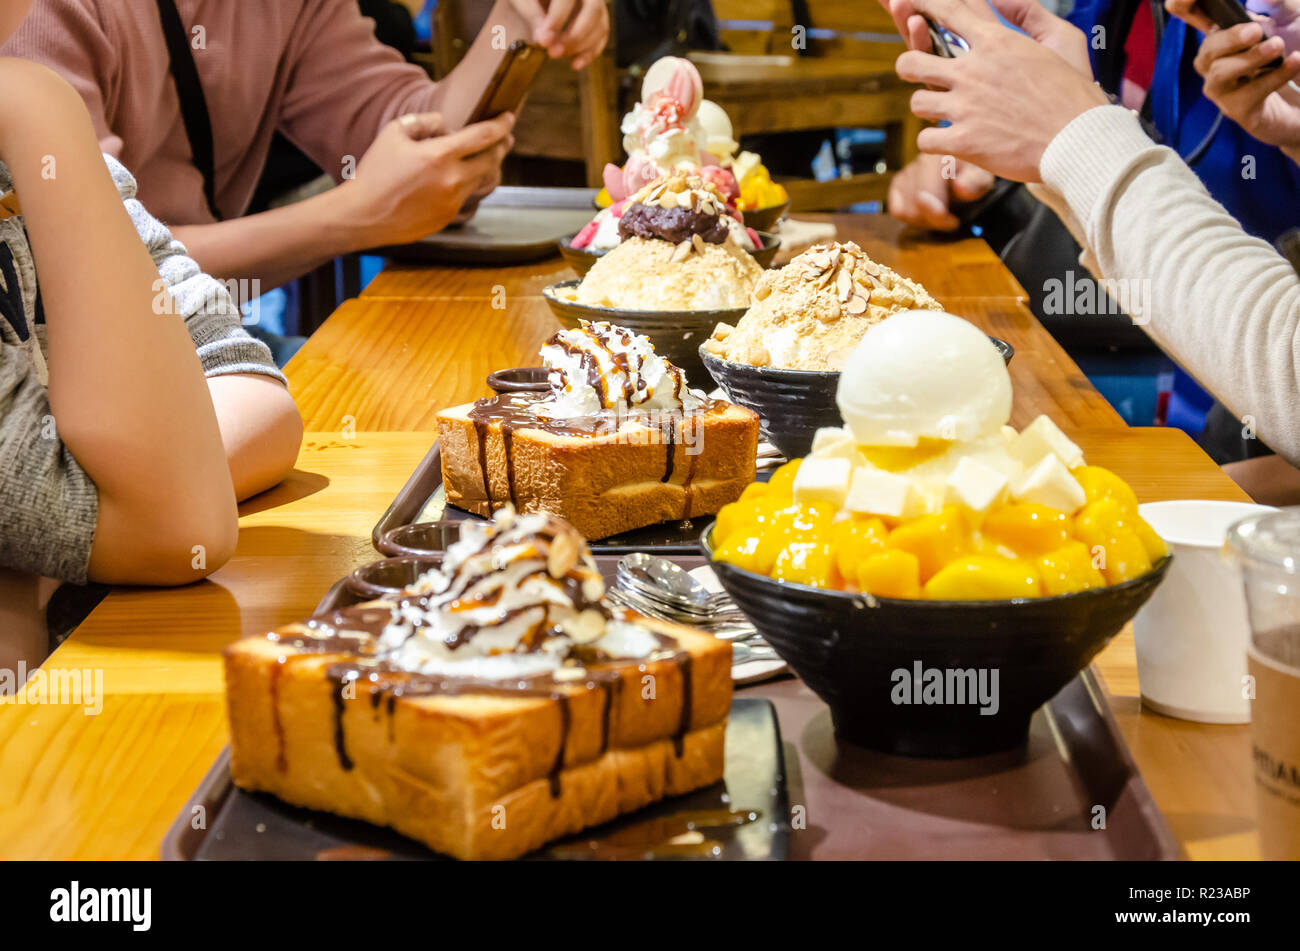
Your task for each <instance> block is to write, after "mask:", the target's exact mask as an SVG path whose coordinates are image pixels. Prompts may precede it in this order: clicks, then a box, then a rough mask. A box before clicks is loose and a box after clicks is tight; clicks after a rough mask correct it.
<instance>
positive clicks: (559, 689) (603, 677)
mask: <svg viewBox="0 0 1300 951" xmlns="http://www.w3.org/2000/svg"><path fill="white" fill-rule="evenodd" d="M380 615H382V617H381V616H380ZM389 617H390V615H389V613H388V611H387V610H383V611H381V610H379V609H375V608H343V609H340V610H338V611H333V612H331V613H330V614H328V615H325V616H322V617H318V618H313V619H312V620H311V621H309V622H308V626H309V628H311V629H312V633H310V634H297V635H295V634H289V635H276V634H272V635H269V638H270V639H272V640H275V641H277V642H278V643H281V644H286V645H288V646H292V647H294V648H295V649H296V650H297V651H300V652H301V653H302V654H306V655H312V654H317V655H319V654H345V655H351V656H349V657H348V658H347V659H344V660H338V661H335V662H333V663H331V664H329V665H328V666H327V667H326V669H325V677H326V680H327V682H328V683H329V684H330V693H331V697H332V700H333V710H334V729H333V733H334V747H335V752H336V754H337V756H338V761H339V766H340V767H341V768H342V769H344V770H345V771H351V770H352V769H353V767H354V766H355V763H354V761H353V758H352V756H351V755H350V754H349V752H348V746H347V731H346V729H345V726H344V713H345V712H346V709H347V703H348V700H349V699H350V698H349V696H348V687H349V684H352V685H354V686H353V691H354V696H355V692H356V691H359V690H360V689H363V687H362V686H357V685H364V688H365V689H368V691H369V696H368V699H367V701H366V702H368V704H369V706H370V709H371V710H372V711H378V709H379V707H380V705H381V704H382V705H383V707H384V711H385V714H386V715H387V717H388V736H389V739H390V740H391V739H392V736H393V730H394V726H393V721H394V714H395V712H396V708H397V701H398V699H400V698H403V697H407V698H417V697H434V696H464V695H475V694H477V695H486V696H500V697H536V698H539V699H546V700H550V701H552V702H553V703H555V705H556V709H557V712H558V715H559V718H560V745H559V749H558V750H557V751H556V754H555V759H554V761H553V763H552V765H551V768H550V770H549V772H548V774H547V779H548V781H549V783H550V791H551V796H552V797H553V798H559V796H560V795H561V793H562V792H563V789H562V784H561V777H562V773H563V770H564V761H565V756H566V755H567V752H568V742H569V733H570V730H571V727H572V712H571V709H570V701H571V692H572V691H574V690H575V689H584V690H589V691H590V690H600V691H602V693H603V697H602V712H601V737H600V751H599V754H598V755H601V756H603V755H604V754H605V752H606V751H607V750H608V749H609V742H610V738H611V736H612V735H613V729H614V726H615V724H614V723H613V719H614V711H615V709H616V708H617V705H618V701H619V697H620V696H621V693H622V678H621V677H620V675H619V672H618V671H617V670H608V669H607V670H591V669H588V670H587V671H586V674H587V676H586V678H585V680H582V681H561V680H557V679H556V678H555V676H554V674H550V673H547V674H537V675H533V676H529V677H521V678H518V679H514V680H482V679H477V678H469V677H451V676H442V675H434V674H418V673H412V672H410V671H407V670H405V669H403V668H400V667H397V666H395V665H393V664H391V663H389V662H387V661H385V660H383V659H381V658H379V657H376V656H375V655H374V653H373V647H374V638H377V637H378V635H379V634H380V633H381V632H382V631H383V629H384V627H385V626H386V624H387V623H388V620H389ZM335 625H341V626H342V627H338V628H336V627H335ZM651 633H652V634H653V635H654V637H655V639H656V640H657V641H658V642H659V645H660V649H659V650H657V651H655V652H653V653H651V654H650V655H649V656H648V657H646V658H643V660H644V661H648V662H654V661H664V660H667V661H669V662H671V663H673V664H674V665H676V667H677V669H678V670H679V671H681V677H682V711H681V716H680V719H679V722H678V728H677V733H676V734H675V735H674V736H673V737H672V741H673V750H674V752H675V753H676V755H677V756H678V757H679V758H680V757H681V756H682V753H683V747H684V742H685V736H686V733H687V732H689V730H690V727H691V711H692V702H691V700H692V698H691V693H692V679H691V671H692V663H691V655H690V653H689V652H687V651H683V650H679V649H678V648H677V641H676V640H675V639H674V638H672V637H670V636H668V635H666V634H661V633H659V632H658V631H652V632H651ZM293 656H296V655H286V656H284V657H282V658H280V663H279V664H277V666H276V668H275V669H276V670H280V669H281V668H282V667H283V665H284V663H286V662H288V661H289V660H290V658H291V657H293ZM596 659H598V660H603V661H611V660H627V659H630V658H615V657H609V656H607V655H603V654H602V655H601V656H600V657H598V658H596ZM274 676H275V675H274V674H273V677H274ZM272 690H273V693H272V698H273V704H274V705H275V706H277V707H278V693H276V692H275V688H274V687H273V688H272ZM273 717H274V722H275V723H276V724H277V727H276V730H277V739H278V742H279V753H278V758H277V764H278V765H279V766H280V768H281V769H282V770H283V769H284V768H285V767H284V734H283V731H282V730H281V729H280V727H279V726H278V724H279V722H280V719H279V711H278V709H277V710H275V711H274V713H273Z"/></svg>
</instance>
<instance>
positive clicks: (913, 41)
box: [907, 13, 934, 53]
mask: <svg viewBox="0 0 1300 951" xmlns="http://www.w3.org/2000/svg"><path fill="white" fill-rule="evenodd" d="M907 45H908V46H910V47H911V48H912V49H914V50H920V51H921V52H922V53H933V52H934V41H933V40H931V39H930V27H929V25H928V24H927V23H926V22H925V17H923V16H921V14H919V13H913V14H912V15H911V16H910V17H908V18H907Z"/></svg>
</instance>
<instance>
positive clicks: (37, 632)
mask: <svg viewBox="0 0 1300 951" xmlns="http://www.w3.org/2000/svg"><path fill="white" fill-rule="evenodd" d="M41 580H42V579H40V578H38V577H36V576H35V575H28V574H21V573H19V572H17V571H11V570H9V569H8V568H0V670H8V671H12V672H13V675H14V676H15V677H16V676H17V675H18V670H19V667H18V664H19V662H20V661H21V662H22V663H23V664H24V665H25V669H26V670H27V672H28V674H30V673H31V671H33V670H35V669H36V667H37V665H38V664H40V663H41V661H43V660H45V657H46V655H47V654H48V653H49V643H50V642H49V634H48V633H47V632H46V628H45V602H46V601H47V600H48V599H49V592H48V590H44V589H43V587H42V585H41ZM46 587H48V586H46Z"/></svg>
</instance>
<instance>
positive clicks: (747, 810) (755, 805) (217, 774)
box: [162, 697, 790, 861]
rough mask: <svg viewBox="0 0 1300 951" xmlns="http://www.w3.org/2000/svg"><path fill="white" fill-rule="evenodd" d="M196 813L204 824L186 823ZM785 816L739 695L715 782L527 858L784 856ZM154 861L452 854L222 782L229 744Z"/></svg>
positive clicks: (763, 737) (770, 753) (771, 758)
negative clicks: (197, 826) (723, 763)
mask: <svg viewBox="0 0 1300 951" xmlns="http://www.w3.org/2000/svg"><path fill="white" fill-rule="evenodd" d="M199 815H202V816H203V817H204V820H205V821H204V823H203V824H204V825H205V826H206V828H203V829H195V828H194V825H195V822H194V819H195V816H199ZM789 816H790V803H789V797H788V795H787V793H786V777H785V758H784V754H783V751H782V744H781V730H780V727H779V726H778V725H777V719H776V711H775V709H774V708H773V706H772V703H771V701H769V700H764V699H761V698H755V697H737V698H735V699H734V700H733V701H732V705H731V717H730V719H729V720H728V722H727V752H726V766H725V769H724V773H723V778H722V782H720V783H716V784H714V785H712V786H709V787H707V788H706V789H699V790H696V791H695V792H693V793H687V794H686V795H684V796H677V797H674V798H672V799H666V800H663V801H662V802H658V803H655V804H653V805H651V806H647V807H646V808H644V809H640V810H637V811H636V812H632V813H629V814H628V815H625V816H620V817H619V818H618V819H615V820H614V821H612V822H607V823H605V824H604V825H601V826H597V827H595V828H592V829H587V830H584V831H583V832H580V833H578V834H577V835H574V836H570V837H569V838H566V839H561V840H559V841H558V842H553V843H551V844H550V845H548V846H546V847H544V848H542V849H540V850H538V851H536V852H533V853H531V854H529V855H527V856H525V858H527V859H534V860H552V861H554V860H566V859H587V860H590V859H713V860H721V861H748V860H754V859H769V860H770V859H785V858H787V857H788V855H789V841H790V823H789ZM162 858H163V859H167V860H173V861H208V860H211V861H238V860H270V861H295V860H296V861H302V860H307V861H311V860H366V859H369V860H390V861H393V860H396V861H414V860H430V859H432V860H440V861H451V859H449V858H448V857H447V856H444V855H440V854H438V853H436V852H432V851H430V850H429V849H427V848H425V847H424V846H423V845H421V844H420V843H418V842H416V841H414V840H412V839H408V838H406V837H405V836H402V835H399V834H398V833H396V832H393V831H392V830H391V829H385V828H381V827H379V826H374V825H371V824H369V823H367V822H361V821H359V820H356V819H344V818H342V817H340V816H335V815H331V814H329V813H324V812H316V811H314V810H311V809H303V808H300V807H298V806H291V805H289V804H287V803H284V802H281V801H280V800H279V799H276V798H275V797H274V796H271V795H269V794H267V793H251V792H247V791H245V790H243V789H240V788H239V787H237V786H235V785H234V783H232V782H231V780H230V751H229V749H226V750H222V752H221V755H220V756H218V757H217V760H216V762H215V763H213V765H212V768H211V769H210V770H209V771H208V774H207V775H206V776H205V777H204V778H203V781H202V782H201V783H200V784H199V787H198V789H196V790H195V791H194V795H192V796H191V797H190V800H189V801H188V802H187V803H186V804H185V806H184V808H183V809H181V812H180V815H178V816H177V817H176V821H175V822H174V823H173V824H172V827H171V829H170V830H168V832H167V835H166V837H165V838H164V839H163V843H162Z"/></svg>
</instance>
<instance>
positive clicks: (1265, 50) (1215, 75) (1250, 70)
mask: <svg viewBox="0 0 1300 951" xmlns="http://www.w3.org/2000/svg"><path fill="white" fill-rule="evenodd" d="M1284 52H1286V44H1285V43H1283V42H1282V38H1281V37H1279V36H1274V37H1270V38H1269V39H1267V40H1265V41H1264V42H1263V43H1260V44H1259V45H1257V46H1252V47H1251V48H1250V49H1248V50H1246V51H1245V52H1243V53H1238V54H1237V55H1235V56H1224V57H1222V58H1220V59H1217V60H1215V61H1214V63H1213V64H1212V65H1211V66H1210V70H1209V72H1208V73H1207V74H1206V76H1205V85H1206V89H1207V90H1211V89H1213V90H1215V91H1220V90H1221V91H1222V92H1224V93H1231V92H1235V91H1236V90H1238V89H1240V88H1241V87H1242V86H1243V85H1244V84H1246V83H1248V82H1250V81H1251V80H1253V79H1254V78H1255V74H1256V73H1258V72H1259V68H1260V67H1261V66H1263V65H1264V64H1265V63H1271V62H1272V61H1273V60H1275V59H1277V58H1278V57H1279V56H1281V55H1282V54H1283V53H1284ZM1270 78H1272V77H1270ZM1258 88H1263V87H1258ZM1276 88H1277V87H1276V86H1274V87H1273V89H1276ZM1273 89H1269V92H1272V91H1273ZM1251 92H1252V95H1255V94H1256V90H1255V89H1252V91H1251ZM1261 98H1262V96H1261Z"/></svg>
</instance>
